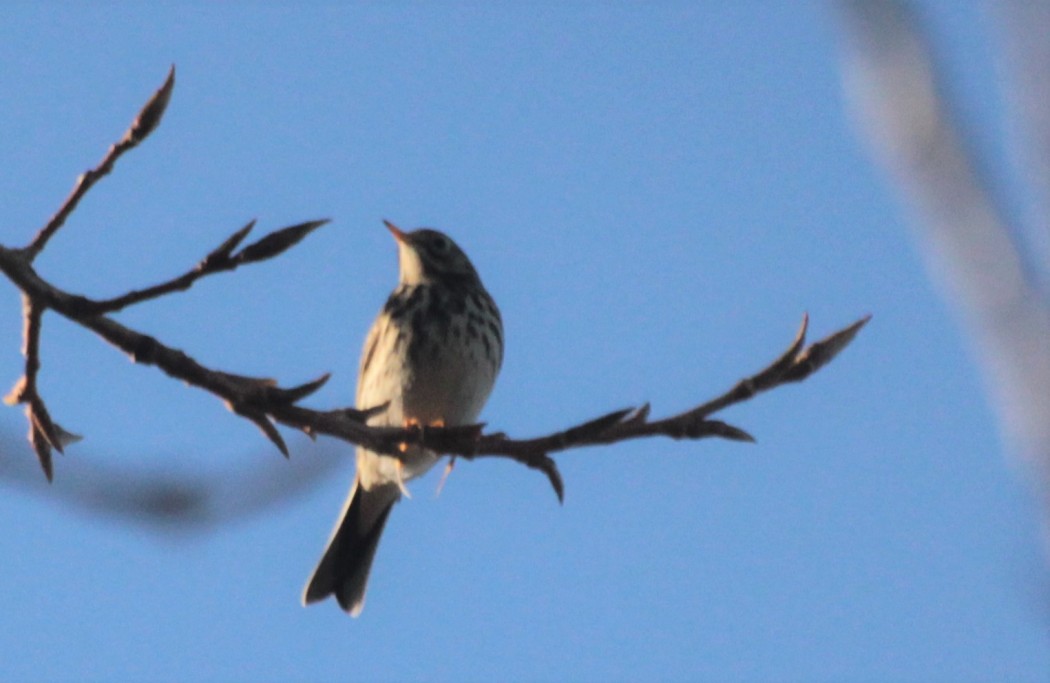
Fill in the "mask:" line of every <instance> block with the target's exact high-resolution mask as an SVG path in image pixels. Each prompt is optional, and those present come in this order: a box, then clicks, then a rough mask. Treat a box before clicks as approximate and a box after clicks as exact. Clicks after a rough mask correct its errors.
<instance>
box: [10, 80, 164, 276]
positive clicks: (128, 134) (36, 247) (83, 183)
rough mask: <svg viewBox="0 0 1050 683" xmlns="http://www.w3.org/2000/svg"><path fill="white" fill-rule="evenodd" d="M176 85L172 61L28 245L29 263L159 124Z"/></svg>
mask: <svg viewBox="0 0 1050 683" xmlns="http://www.w3.org/2000/svg"><path fill="white" fill-rule="evenodd" d="M174 88H175V65H174V64H173V65H172V66H171V69H170V70H169V71H168V77H167V78H166V79H165V80H164V84H163V85H161V86H160V88H159V89H158V90H157V92H155V93H153V97H151V98H150V99H149V101H148V102H146V106H144V107H143V108H142V111H140V112H139V115H138V116H136V117H135V120H134V121H132V122H131V125H130V126H129V127H128V129H127V131H125V133H124V136H123V137H122V138H121V139H120V141H119V142H116V143H115V144H113V145H111V146H110V148H109V151H107V152H106V156H105V157H103V158H102V161H100V162H99V164H98V166H96V167H95V168H93V169H90V170H89V171H86V172H84V173H83V174H81V175H80V176H79V177H78V178H77V181H76V183H74V185H73V190H72V191H71V192H70V193H69V196H68V197H66V201H64V202H63V203H62V206H61V207H59V209H58V211H56V212H55V215H54V216H52V217H51V220H49V221H48V222H47V225H45V226H44V227H43V228H42V229H41V230H40V232H38V233H37V234H36V237H34V238H33V241H32V242H30V243H29V245H28V246H27V247H26V248H25V253H26V258H27V259H28V260H29V262H30V263H32V262H33V260H34V259H36V257H37V255H39V254H40V252H41V251H43V250H44V247H46V246H47V243H48V240H50V239H51V238H52V237H54V235H55V233H56V232H58V230H59V228H61V227H62V226H63V225H64V224H65V222H66V219H67V218H69V216H70V214H72V213H73V211H74V210H75V209H76V208H77V205H78V204H79V203H80V200H81V199H82V198H83V197H84V195H86V194H87V193H88V191H89V190H90V189H91V188H92V187H94V186H95V183H97V182H98V181H99V180H101V179H102V178H104V177H106V176H107V175H109V172H110V171H112V170H113V166H114V165H115V164H116V163H117V159H119V158H120V157H122V156H123V155H124V153H125V152H127V151H128V150H130V149H131V148H133V147H135V146H137V145H138V144H139V143H140V142H142V141H143V140H145V139H146V137H147V136H148V135H149V134H150V133H152V132H153V131H154V130H155V129H156V128H157V126H158V125H160V120H161V118H162V117H163V116H164V110H165V109H167V107H168V102H169V101H170V100H171V92H172V90H173V89H174Z"/></svg>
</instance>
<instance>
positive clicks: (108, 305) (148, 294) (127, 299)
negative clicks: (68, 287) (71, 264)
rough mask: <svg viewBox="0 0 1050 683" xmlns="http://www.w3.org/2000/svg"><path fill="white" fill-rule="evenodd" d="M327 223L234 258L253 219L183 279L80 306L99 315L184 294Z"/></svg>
mask: <svg viewBox="0 0 1050 683" xmlns="http://www.w3.org/2000/svg"><path fill="white" fill-rule="evenodd" d="M326 223H328V219H327V218H325V219H321V220H316V221H310V222H308V223H301V224H299V225H293V226H291V227H287V228H282V229H280V230H276V231H274V232H272V233H270V234H269V235H267V236H265V237H263V238H262V239H261V240H259V241H258V242H256V243H254V244H250V245H248V246H247V247H245V248H244V249H243V250H242V251H240V252H239V253H237V254H233V255H231V252H232V251H233V250H234V249H235V248H236V247H237V245H238V244H240V243H241V241H242V240H244V238H245V237H246V236H247V235H248V233H249V232H250V231H251V229H252V228H253V227H255V221H254V220H252V221H250V222H249V223H248V224H247V225H245V226H244V227H243V228H241V229H240V230H238V231H237V232H235V233H233V235H231V236H230V237H228V238H227V239H226V241H225V242H223V243H222V244H220V245H219V246H218V247H217V248H216V249H215V250H214V251H212V252H211V253H209V254H208V255H207V256H205V257H204V259H203V260H201V262H200V263H198V264H197V265H196V266H194V267H193V269H192V270H189V271H187V272H185V273H183V274H182V275H180V276H179V277H176V278H173V279H171V280H168V281H167V282H162V283H160V284H159V285H154V286H152V287H147V288H146V289H139V290H134V291H131V292H128V293H127V294H123V295H121V296H118V297H114V298H112V299H106V300H102V301H94V300H91V299H84V298H83V297H81V298H80V301H79V304H78V305H80V306H82V307H83V309H84V312H85V313H87V314H91V315H99V314H103V313H114V312H116V311H119V310H122V309H124V308H127V307H128V306H131V305H133V304H138V303H142V302H143V301H149V300H150V299H156V298H159V297H161V296H164V295H165V294H171V293H172V292H184V291H186V290H188V289H189V288H190V287H192V286H193V284H194V283H195V282H197V280H200V279H201V278H204V277H207V276H208V275H213V274H215V273H222V272H226V271H231V270H236V269H237V268H238V267H239V266H242V265H245V264H248V263H259V262H261V261H264V260H266V259H269V258H273V257H274V256H277V255H278V254H280V253H282V252H283V251H285V250H287V249H289V248H291V247H292V246H294V245H295V244H297V243H298V242H299V241H301V240H302V239H303V238H304V237H306V236H307V235H308V234H310V233H311V232H313V231H314V230H316V229H317V228H319V227H321V226H322V225H324V224H326Z"/></svg>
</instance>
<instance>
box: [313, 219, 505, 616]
mask: <svg viewBox="0 0 1050 683" xmlns="http://www.w3.org/2000/svg"><path fill="white" fill-rule="evenodd" d="M383 223H384V225H386V228H387V229H388V230H389V231H390V233H391V234H392V235H393V236H394V239H395V240H396V242H397V253H398V271H399V273H398V283H397V286H396V287H395V289H394V291H393V292H392V293H391V294H390V297H389V298H388V299H387V301H386V304H385V305H384V306H383V308H382V310H380V312H379V315H378V317H376V320H375V322H374V323H373V324H372V327H371V329H370V330H369V332H368V335H367V337H366V339H365V344H364V348H363V350H362V353H361V363H360V368H359V371H358V379H357V397H356V403H357V407H358V408H359V409H362V410H367V409H369V408H375V407H377V406H381V405H383V404H385V405H386V408H385V409H384V410H381V411H379V412H376V413H375V414H373V415H371V416H370V417H369V418H367V424H369V425H375V426H410V425H420V426H424V427H425V426H450V427H451V426H457V425H469V424H473V423H474V421H475V420H476V419H477V417H478V414H479V413H480V412H481V409H482V407H483V406H484V405H485V402H486V401H487V400H488V397H489V394H490V393H491V391H492V388H493V385H494V384H495V382H496V376H497V374H499V370H500V367H501V366H502V364H503V321H502V318H501V317H500V312H499V309H498V308H497V307H496V303H495V301H493V299H492V296H491V295H490V294H489V293H488V291H487V290H486V289H485V286H484V285H483V284H482V283H481V278H480V277H479V276H478V272H477V270H476V269H475V268H474V265H473V264H472V263H471V262H470V259H469V258H467V255H466V254H465V253H464V252H463V250H462V249H460V247H459V246H458V245H457V244H456V243H455V242H453V241H452V239H451V238H450V237H448V235H445V234H444V233H442V232H440V231H438V230H433V229H430V228H420V229H417V230H413V231H411V232H405V231H402V230H401V229H400V228H398V227H397V226H396V225H394V224H393V223H391V222H390V221H386V220H384V221H383ZM438 459H439V455H438V454H436V453H434V452H432V451H430V450H426V449H423V448H420V447H419V446H407V445H405V446H403V447H402V453H401V457H400V458H399V457H394V456H389V455H382V454H379V453H376V452H373V451H370V450H368V449H367V448H362V447H360V446H359V447H358V448H357V471H356V473H355V475H354V481H353V484H352V485H351V487H350V493H349V495H348V496H347V498H346V502H345V503H344V505H343V509H342V512H341V514H340V516H339V518H338V520H337V521H336V524H335V527H334V528H333V530H332V533H331V536H330V538H329V540H328V545H327V547H326V548H325V551H324V554H323V555H322V557H321V561H320V562H319V563H318V565H317V568H316V569H314V572H313V574H312V575H311V577H310V579H309V581H308V582H307V584H306V587H305V589H304V590H303V595H302V601H303V605H309V604H311V603H315V602H318V601H321V600H324V599H326V598H328V597H329V596H335V599H336V601H337V602H338V603H339V606H340V607H341V608H342V609H343V610H344V611H346V612H347V613H349V614H350V615H351V616H354V617H356V616H358V615H359V614H360V613H361V610H362V609H363V608H364V602H365V590H366V588H367V586H368V577H369V573H370V570H371V567H372V561H373V559H374V558H375V553H376V548H377V546H378V544H379V538H380V536H381V535H382V533H383V528H384V527H385V526H386V522H387V518H388V517H389V516H390V511H391V510H392V509H393V507H394V504H395V503H397V502H398V501H399V500H400V499H401V496H402V495H403V494H407V493H408V490H407V489H406V487H405V483H406V482H407V481H409V480H411V479H414V478H416V477H419V476H422V475H423V474H425V473H426V472H427V471H428V470H429V469H430V468H431V467H433V466H434V464H435V463H436V462H437V461H438Z"/></svg>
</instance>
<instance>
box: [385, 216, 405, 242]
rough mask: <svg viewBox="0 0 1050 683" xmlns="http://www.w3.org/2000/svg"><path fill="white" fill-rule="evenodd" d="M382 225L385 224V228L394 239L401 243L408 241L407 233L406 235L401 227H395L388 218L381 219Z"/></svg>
mask: <svg viewBox="0 0 1050 683" xmlns="http://www.w3.org/2000/svg"><path fill="white" fill-rule="evenodd" d="M383 225H385V226H386V229H387V230H389V231H390V234H391V235H393V236H394V239H396V240H397V241H398V242H400V243H401V244H406V243H407V242H408V235H406V234H405V233H404V231H402V230H401V228H399V227H397V226H396V225H394V224H393V223H391V222H390V221H388V220H383Z"/></svg>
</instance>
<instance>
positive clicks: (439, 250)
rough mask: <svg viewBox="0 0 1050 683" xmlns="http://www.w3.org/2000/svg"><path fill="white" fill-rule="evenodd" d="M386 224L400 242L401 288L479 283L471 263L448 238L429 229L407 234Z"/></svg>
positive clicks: (391, 224) (385, 222)
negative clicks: (428, 284) (454, 283)
mask: <svg viewBox="0 0 1050 683" xmlns="http://www.w3.org/2000/svg"><path fill="white" fill-rule="evenodd" d="M383 223H384V224H385V225H386V227H387V230H389V231H390V233H391V234H392V235H393V236H394V239H396V240H397V255H398V263H399V264H400V277H399V279H400V282H401V284H407V285H415V284H422V283H425V282H434V281H438V280H441V281H463V282H477V281H479V278H478V272H477V271H476V270H474V266H473V264H471V262H470V259H468V258H467V255H466V254H464V253H463V250H462V249H460V248H459V246H458V245H457V244H456V243H455V242H453V241H452V238H450V237H449V236H448V235H446V234H444V233H442V232H438V231H437V230H431V229H429V228H420V229H419V230H413V231H411V232H404V231H402V230H401V229H400V228H398V227H397V226H396V225H394V224H393V223H391V222H390V221H383Z"/></svg>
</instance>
